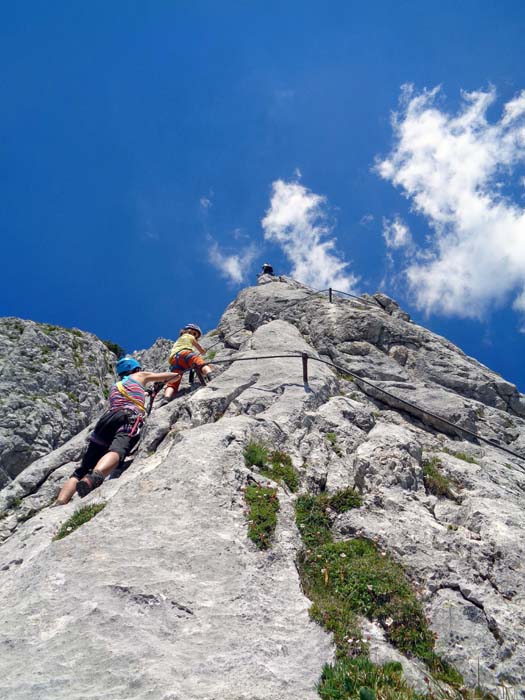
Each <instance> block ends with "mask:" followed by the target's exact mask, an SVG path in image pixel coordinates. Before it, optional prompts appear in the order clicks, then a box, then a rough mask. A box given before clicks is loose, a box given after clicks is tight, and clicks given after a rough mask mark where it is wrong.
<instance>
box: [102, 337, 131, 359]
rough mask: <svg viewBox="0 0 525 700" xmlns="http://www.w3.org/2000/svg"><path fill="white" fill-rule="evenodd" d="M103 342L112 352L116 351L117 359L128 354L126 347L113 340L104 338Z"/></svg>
mask: <svg viewBox="0 0 525 700" xmlns="http://www.w3.org/2000/svg"><path fill="white" fill-rule="evenodd" d="M102 342H103V343H104V345H105V346H106V347H107V349H108V350H109V351H110V352H112V353H114V354H115V355H116V356H117V359H118V358H119V357H123V356H124V355H125V354H126V351H125V350H124V348H123V347H122V346H121V345H119V344H118V343H114V342H113V341H112V340H103V341H102Z"/></svg>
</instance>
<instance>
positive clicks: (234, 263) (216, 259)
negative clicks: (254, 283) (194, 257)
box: [208, 242, 257, 284]
mask: <svg viewBox="0 0 525 700" xmlns="http://www.w3.org/2000/svg"><path fill="white" fill-rule="evenodd" d="M256 255H257V250H256V248H255V246H248V247H247V248H244V249H243V250H242V251H241V252H240V253H238V254H235V255H228V254H227V253H225V252H223V251H222V250H221V249H220V247H219V245H218V243H216V242H213V243H211V244H210V249H209V253H208V259H209V261H210V262H211V264H212V265H213V266H214V267H215V268H216V269H217V270H218V271H219V273H220V274H221V276H222V277H225V278H226V279H227V280H228V281H229V282H232V283H233V284H241V283H242V282H244V281H245V280H246V279H247V277H248V273H249V272H250V265H251V264H252V262H253V261H254V259H255V257H256Z"/></svg>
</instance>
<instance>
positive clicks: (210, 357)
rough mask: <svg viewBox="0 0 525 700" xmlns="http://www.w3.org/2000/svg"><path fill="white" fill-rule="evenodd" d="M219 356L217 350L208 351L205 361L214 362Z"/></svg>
mask: <svg viewBox="0 0 525 700" xmlns="http://www.w3.org/2000/svg"><path fill="white" fill-rule="evenodd" d="M216 354H217V351H216V350H208V352H207V353H206V355H205V357H204V359H205V360H213V359H214V358H215V355H216Z"/></svg>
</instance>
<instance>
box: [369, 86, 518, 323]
mask: <svg viewBox="0 0 525 700" xmlns="http://www.w3.org/2000/svg"><path fill="white" fill-rule="evenodd" d="M438 92H439V88H435V89H433V90H431V91H424V92H423V93H421V94H419V95H416V94H415V93H414V91H413V89H412V88H410V86H409V87H405V88H404V91H403V97H404V105H403V107H402V110H401V112H400V113H398V114H396V115H394V119H393V128H394V134H395V146H394V148H393V150H392V152H391V153H390V155H389V156H388V157H387V158H385V159H384V160H382V161H379V162H378V163H377V166H376V167H377V172H378V173H379V174H380V176H381V177H383V178H384V179H386V180H389V181H391V182H392V183H393V184H394V185H395V186H396V187H399V188H400V189H401V190H402V192H403V194H404V195H405V196H406V197H407V198H408V199H410V201H411V203H412V208H413V210H414V211H416V212H417V213H420V214H422V215H423V216H424V217H426V219H427V220H428V223H429V225H430V227H431V230H432V235H431V236H430V237H429V238H428V240H427V242H426V245H425V247H424V248H423V249H422V250H420V251H419V253H418V254H417V256H416V259H415V260H413V261H412V263H411V264H410V265H409V266H408V267H407V269H406V275H407V279H408V283H409V285H410V288H411V290H412V291H413V293H414V294H415V299H416V303H417V304H418V306H419V307H420V308H422V309H425V310H426V311H427V312H430V311H439V312H442V313H445V314H453V315H459V316H463V317H473V318H474V317H481V316H482V315H483V314H484V312H485V311H486V310H487V309H488V308H489V307H490V306H492V305H493V304H502V303H504V302H505V301H507V300H508V298H509V295H511V294H513V293H516V292H517V291H518V290H519V289H522V288H523V285H524V282H525V210H524V209H523V208H520V207H519V206H518V205H517V204H516V203H515V202H512V201H511V200H510V199H508V198H506V197H504V196H503V194H502V192H503V186H504V185H506V184H508V183H509V179H510V178H511V175H512V173H513V171H514V170H515V169H516V166H518V165H520V164H521V163H523V162H524V161H525V92H523V93H521V94H520V95H519V96H518V97H516V98H515V99H513V100H510V101H509V102H507V104H506V105H505V106H504V109H503V115H502V116H501V118H500V119H499V121H496V122H495V123H489V122H488V121H487V118H486V113H487V109H488V108H489V106H490V105H492V104H493V103H494V101H495V99H496V94H495V91H494V89H492V88H491V89H489V90H487V91H485V92H483V91H478V92H471V93H464V94H463V104H462V106H461V109H460V110H459V111H458V114H457V115H450V114H448V113H447V112H445V111H444V110H442V109H439V107H438V106H436V97H437V95H438ZM512 184H515V183H512Z"/></svg>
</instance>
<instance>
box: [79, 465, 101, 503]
mask: <svg viewBox="0 0 525 700" xmlns="http://www.w3.org/2000/svg"><path fill="white" fill-rule="evenodd" d="M103 481H104V476H103V475H102V474H101V473H100V472H97V471H92V472H89V474H86V476H85V477H84V478H83V479H81V480H80V481H79V482H78V484H77V493H78V495H79V496H80V498H85V497H86V496H87V495H88V493H91V492H92V491H93V490H94V489H96V488H98V487H99V486H102V483H103Z"/></svg>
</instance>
